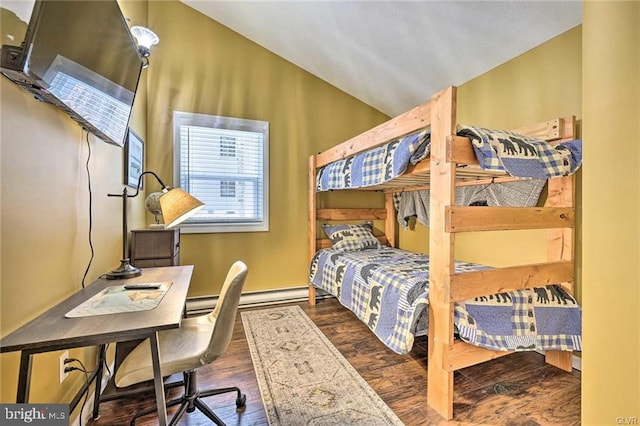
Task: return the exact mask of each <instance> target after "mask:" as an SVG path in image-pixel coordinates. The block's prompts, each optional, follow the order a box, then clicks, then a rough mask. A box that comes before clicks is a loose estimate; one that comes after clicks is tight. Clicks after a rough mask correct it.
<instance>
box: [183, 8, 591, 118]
mask: <svg viewBox="0 0 640 426" xmlns="http://www.w3.org/2000/svg"><path fill="white" fill-rule="evenodd" d="M181 1H182V2H183V3H185V4H187V5H188V6H191V7H192V8H194V9H196V10H198V11H200V12H201V13H203V14H205V15H208V16H210V17H211V18H213V19H214V20H216V21H218V22H220V23H221V24H223V25H225V26H227V27H229V28H231V29H232V30H234V31H236V32H238V33H240V34H242V35H243V36H245V37H247V38H248V39H250V40H252V41H254V42H256V43H258V44H260V45H261V46H263V47H265V48H267V49H268V50H270V51H272V52H274V53H275V54H277V55H279V56H281V57H283V58H285V59H287V60H289V61H290V62H292V63H294V64H296V65H298V66H299V67H301V68H303V69H305V70H307V71H309V72H310V73H312V74H314V75H316V76H318V77H320V78H321V79H323V80H325V81H327V82H329V83H331V84H332V85H334V86H336V87H338V88H340V89H342V90H343V91H345V92H347V93H349V94H351V95H353V96H355V97H356V98H358V99H360V100H362V101H363V102H365V103H367V104H369V105H371V106H373V107H375V108H377V109H378V110H380V111H382V112H384V113H386V114H388V115H391V116H395V115H398V114H400V113H402V112H404V111H406V110H408V109H410V108H412V107H414V106H416V105H418V104H421V103H423V102H425V101H426V100H428V98H429V97H430V96H431V95H432V94H433V93H435V92H437V91H439V90H441V89H443V88H445V87H447V86H449V85H456V86H457V85H461V84H463V83H465V82H467V81H469V80H471V79H473V78H475V77H477V76H479V75H481V74H483V73H484V72H486V71H489V70H490V69H492V68H494V67H496V66H498V65H500V64H502V63H504V62H506V61H508V60H509V59H511V58H514V57H516V56H518V55H520V54H522V53H524V52H526V51H527V50H529V49H531V48H533V47H535V46H537V45H539V44H541V43H544V42H545V41H547V40H549V39H551V38H553V37H555V36H557V35H559V34H561V33H563V32H565V31H567V30H569V29H571V28H573V27H575V26H576V25H579V24H580V23H581V22H582V3H581V2H580V1H566V0H565V1H523V0H520V1H515V0H512V1H366V0H360V1H346V0H343V1H302V0H298V1H220V0H181Z"/></svg>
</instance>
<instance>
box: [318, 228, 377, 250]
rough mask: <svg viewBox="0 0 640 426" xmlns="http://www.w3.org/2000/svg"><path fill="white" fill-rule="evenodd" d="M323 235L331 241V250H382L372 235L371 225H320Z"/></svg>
mask: <svg viewBox="0 0 640 426" xmlns="http://www.w3.org/2000/svg"><path fill="white" fill-rule="evenodd" d="M322 229H324V232H325V234H327V237H329V239H330V240H331V244H332V248H334V249H336V250H338V251H359V250H366V249H379V248H382V244H380V241H378V239H377V238H376V237H375V236H374V235H373V223H372V222H364V223H360V224H356V225H329V224H324V225H322Z"/></svg>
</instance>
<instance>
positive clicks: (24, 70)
mask: <svg viewBox="0 0 640 426" xmlns="http://www.w3.org/2000/svg"><path fill="white" fill-rule="evenodd" d="M1 58H2V63H1V66H0V68H1V71H2V73H3V74H4V75H5V76H7V77H8V78H9V79H11V80H12V81H14V82H15V83H17V84H20V85H21V86H22V87H24V88H25V89H27V90H29V91H31V92H32V93H34V95H35V96H36V98H38V99H40V100H44V101H47V102H51V103H53V104H54V105H56V106H58V107H60V108H62V109H63V110H64V111H66V112H67V113H69V115H70V116H71V117H72V118H73V119H75V120H76V121H78V122H79V123H80V124H81V125H82V126H83V127H85V128H86V129H87V130H88V131H90V132H91V133H94V134H95V135H96V136H98V137H99V138H101V139H103V140H104V141H106V142H109V143H113V144H116V145H119V146H123V145H124V142H125V138H126V135H127V129H128V125H129V118H130V116H131V110H132V107H133V102H134V99H135V94H136V89H137V86H138V80H139V78H140V72H141V70H142V65H143V61H142V57H141V56H140V53H139V52H138V49H137V44H136V42H135V39H134V38H133V36H132V35H131V32H130V31H129V27H128V25H127V23H126V21H125V19H124V17H123V15H122V12H121V11H120V7H119V6H118V3H117V2H116V1H115V0H109V1H68V0H66V1H65V0H63V1H54V0H38V1H36V2H35V5H34V7H33V12H32V14H31V19H30V21H29V24H28V27H27V31H26V35H25V39H24V41H23V42H22V44H21V45H20V46H7V45H4V46H2V55H1Z"/></svg>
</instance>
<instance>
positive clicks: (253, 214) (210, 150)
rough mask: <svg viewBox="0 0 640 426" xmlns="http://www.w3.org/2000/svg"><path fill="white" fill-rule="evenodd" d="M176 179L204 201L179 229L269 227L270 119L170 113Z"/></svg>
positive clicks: (200, 230)
mask: <svg viewBox="0 0 640 426" xmlns="http://www.w3.org/2000/svg"><path fill="white" fill-rule="evenodd" d="M173 132H174V136H173V138H174V168H175V170H174V181H175V182H174V184H175V185H176V186H179V187H181V188H182V189H184V190H185V191H187V192H188V193H190V194H192V195H193V196H195V197H196V198H198V199H199V200H201V201H202V202H203V203H205V206H204V208H203V209H201V210H200V211H199V212H198V213H196V214H195V215H194V216H192V217H190V218H189V219H187V220H186V221H185V222H183V224H182V225H181V229H182V232H185V233H189V232H255V231H268V230H269V164H268V158H269V155H268V153H269V151H268V148H269V123H268V122H266V121H257V120H245V119H241V118H229V117H220V116H213V115H205V114H194V113H187V112H178V111H175V112H174V113H173Z"/></svg>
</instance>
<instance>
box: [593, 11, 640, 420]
mask: <svg viewBox="0 0 640 426" xmlns="http://www.w3.org/2000/svg"><path fill="white" fill-rule="evenodd" d="M583 21H584V22H583V65H584V66H583V70H584V72H583V117H584V124H583V136H584V144H585V154H584V172H583V188H584V190H583V210H584V213H583V217H584V220H583V233H584V237H583V246H584V251H583V253H584V255H583V274H582V276H583V280H582V283H583V284H582V286H583V287H582V288H583V311H584V316H583V340H584V349H583V352H582V366H583V373H582V424H584V425H614V424H625V423H622V422H623V421H625V418H629V417H635V418H636V422H638V421H640V420H637V419H638V418H640V251H639V249H638V241H639V240H640V198H639V197H638V196H639V195H640V172H639V170H640V168H639V166H638V165H639V164H640V145H639V144H638V140H637V139H638V135H639V134H640V27H638V22H640V2H585V3H584V6H583ZM626 424H630V422H629V421H627V423H626Z"/></svg>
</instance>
